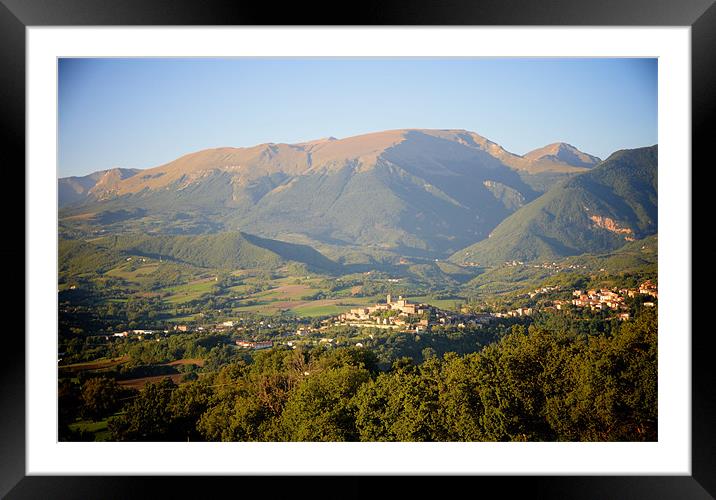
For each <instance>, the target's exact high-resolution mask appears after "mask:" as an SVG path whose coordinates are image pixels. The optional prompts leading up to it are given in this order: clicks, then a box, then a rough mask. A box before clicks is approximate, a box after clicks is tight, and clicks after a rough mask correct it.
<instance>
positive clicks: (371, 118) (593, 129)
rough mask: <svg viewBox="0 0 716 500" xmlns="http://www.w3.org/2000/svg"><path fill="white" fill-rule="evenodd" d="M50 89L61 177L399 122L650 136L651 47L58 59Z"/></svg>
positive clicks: (637, 140) (568, 138) (588, 136)
mask: <svg viewBox="0 0 716 500" xmlns="http://www.w3.org/2000/svg"><path fill="white" fill-rule="evenodd" d="M58 99H59V110H58V111H59V117H58V122H59V175H60V176H61V177H65V176H70V175H85V174H88V173H90V172H93V171H96V170H102V169H106V168H111V167H137V168H148V167H153V166H157V165H160V164H162V163H166V162H168V161H171V160H173V159H175V158H177V157H178V156H181V155H183V154H186V153H190V152H193V151H197V150H200V149H205V148H211V147H221V146H236V147H240V146H253V145H256V144H260V143H264V142H288V143H294V142H301V141H306V140H311V139H317V138H320V137H326V136H335V137H338V138H341V137H348V136H351V135H357V134H362V133H367V132H374V131H379V130H388V129H396V128H464V129H468V130H472V131H474V132H477V133H478V134H480V135H483V136H485V137H487V138H488V139H490V140H492V141H495V142H497V143H499V144H501V145H502V146H503V147H504V148H505V149H507V150H508V151H512V152H513V153H517V154H524V153H526V152H528V151H530V150H532V149H535V148H538V147H541V146H544V145H546V144H549V143H552V142H557V141H563V142H568V143H570V144H572V145H574V146H576V147H578V148H580V149H581V150H583V151H585V152H587V153H591V154H594V155H597V156H599V157H601V158H605V157H607V156H608V155H609V154H610V153H612V152H614V151H616V150H618V149H623V148H633V147H641V146H650V145H653V144H656V143H657V61H656V59H489V58H481V59H450V58H442V59H416V58H412V59H409V58H403V59H395V58H389V59H327V58H314V59H151V58H150V59H61V60H60V62H59V89H58Z"/></svg>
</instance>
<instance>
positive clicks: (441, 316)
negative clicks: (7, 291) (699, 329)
mask: <svg viewBox="0 0 716 500" xmlns="http://www.w3.org/2000/svg"><path fill="white" fill-rule="evenodd" d="M569 291H570V290H564V289H563V288H562V287H560V286H543V287H540V288H536V289H535V290H533V291H531V292H528V293H527V294H525V295H526V296H527V297H529V298H530V299H538V298H539V297H540V296H542V297H543V300H541V301H540V302H537V303H536V304H535V305H533V306H531V307H517V308H515V309H511V310H507V311H504V310H503V311H497V312H475V311H472V310H470V309H469V308H468V307H467V306H463V307H462V308H461V309H460V311H459V312H457V311H447V310H443V309H440V308H438V307H435V306H432V305H430V304H425V303H413V302H410V301H409V300H408V299H407V298H405V297H403V296H402V295H400V296H398V298H397V300H396V299H394V297H393V296H392V295H391V294H387V295H386V300H385V302H380V303H376V304H375V305H373V306H369V307H358V308H353V309H350V310H349V311H347V312H345V313H342V314H339V315H338V316H334V317H332V318H328V319H325V320H323V321H322V322H321V326H320V327H318V328H314V327H309V326H300V327H299V328H298V329H297V330H295V332H294V334H295V336H296V337H299V338H300V337H306V336H309V335H312V334H317V333H319V332H326V331H327V330H330V329H331V328H333V327H337V326H350V327H357V328H369V329H379V330H389V331H390V330H392V331H403V332H414V333H421V332H428V331H430V330H431V328H432V327H434V326H452V327H456V328H460V329H462V328H480V327H482V326H483V325H485V324H488V323H490V322H492V321H496V320H499V319H503V318H520V317H526V316H532V315H533V314H535V313H536V312H538V311H541V310H561V311H564V310H566V309H567V308H569V307H576V308H579V309H586V308H588V309H589V310H590V311H594V312H598V311H613V312H615V313H616V316H614V317H615V318H617V319H620V320H626V319H629V318H630V315H629V312H628V310H629V307H628V305H627V302H626V300H627V298H634V297H636V296H638V295H645V296H650V297H652V298H654V299H658V289H657V286H656V284H654V283H653V282H652V281H651V280H647V281H645V282H643V283H641V284H640V285H639V286H638V287H637V288H620V289H616V288H614V289H607V288H599V289H596V288H595V289H590V290H571V293H572V298H571V299H569V300H565V299H553V300H550V299H549V296H550V295H551V294H554V293H563V292H569ZM643 305H644V306H645V307H654V306H655V305H656V304H655V302H654V301H651V300H649V301H645V302H643ZM252 325H253V323H252V322H251V321H248V322H245V321H244V320H243V319H238V320H227V321H223V322H220V323H217V324H215V325H205V326H197V327H192V326H191V325H188V324H180V325H175V326H174V327H173V328H172V330H144V329H135V330H125V331H122V332H117V333H115V334H114V335H113V336H114V337H129V336H131V337H133V338H136V339H138V340H141V339H143V338H145V339H146V338H154V339H157V340H159V338H163V337H166V336H167V335H169V334H171V333H179V332H190V331H197V332H206V333H210V332H214V333H216V332H229V333H231V332H233V333H235V334H239V335H241V334H246V333H248V331H249V330H253V328H254V327H256V328H262V327H265V328H268V329H270V328H272V325H271V324H269V323H267V322H265V321H263V320H256V324H255V325H253V326H252ZM274 326H277V325H274ZM284 326H288V325H284ZM235 345H236V346H238V347H241V348H246V349H254V350H259V349H266V348H270V347H273V345H274V344H273V342H272V341H270V340H265V341H256V340H249V339H245V338H239V339H237V340H236V341H235ZM289 346H291V344H289Z"/></svg>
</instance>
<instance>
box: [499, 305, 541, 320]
mask: <svg viewBox="0 0 716 500" xmlns="http://www.w3.org/2000/svg"><path fill="white" fill-rule="evenodd" d="M533 312H534V311H533V309H532V308H531V307H518V308H517V309H512V310H511V311H507V312H504V313H501V312H496V313H492V316H493V317H495V318H520V317H522V316H532V313H533Z"/></svg>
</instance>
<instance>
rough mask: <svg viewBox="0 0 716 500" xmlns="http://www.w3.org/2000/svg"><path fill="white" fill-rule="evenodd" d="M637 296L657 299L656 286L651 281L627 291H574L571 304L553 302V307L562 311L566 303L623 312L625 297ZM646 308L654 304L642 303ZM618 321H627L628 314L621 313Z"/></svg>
mask: <svg viewBox="0 0 716 500" xmlns="http://www.w3.org/2000/svg"><path fill="white" fill-rule="evenodd" d="M638 294H642V295H650V296H652V297H654V298H658V297H659V292H658V289H657V286H656V285H655V284H654V283H653V282H652V281H651V280H648V281H645V282H644V283H642V284H641V285H639V288H636V289H629V288H621V289H618V290H617V289H616V288H615V289H611V290H609V289H606V288H601V289H594V290H587V291H584V290H574V291H573V292H572V296H573V299H572V300H571V302H569V301H566V300H555V301H554V305H555V307H556V308H557V309H562V308H563V307H564V306H565V305H567V304H568V303H571V304H572V305H574V306H577V307H589V309H590V310H592V311H601V310H607V309H612V310H615V311H623V310H625V309H627V306H626V304H625V300H626V298H627V297H635V296H637V295H638ZM644 305H645V306H647V307H654V305H655V304H654V302H644ZM618 317H619V319H629V313H627V312H621V313H620V314H619V315H618Z"/></svg>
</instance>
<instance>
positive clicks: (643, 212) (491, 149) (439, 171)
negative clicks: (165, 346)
mask: <svg viewBox="0 0 716 500" xmlns="http://www.w3.org/2000/svg"><path fill="white" fill-rule="evenodd" d="M648 149H649V148H645V150H644V151H642V152H641V153H634V154H628V152H618V153H615V154H614V155H612V156H611V157H610V158H609V159H608V160H607V161H605V162H600V160H599V158H597V157H595V156H592V155H589V154H587V153H584V152H582V151H580V150H578V149H577V148H575V147H574V146H571V145H569V144H566V143H555V144H550V145H547V146H545V147H543V148H540V149H537V150H534V151H531V152H529V153H527V154H525V155H522V156H520V155H516V154H513V153H510V152H509V151H507V150H505V149H504V148H502V147H501V146H500V145H498V144H496V143H494V142H492V141H490V140H488V139H486V138H484V137H482V136H480V135H478V134H476V133H474V132H470V131H466V130H427V129H401V130H391V131H384V132H377V133H372V134H365V135H360V136H355V137H348V138H344V139H336V138H333V137H328V138H324V139H319V140H315V141H309V142H304V143H298V144H274V143H269V144H262V145H258V146H254V147H249V148H216V149H208V150H203V151H198V152H196V153H191V154H188V155H185V156H182V157H180V158H178V159H176V160H174V161H171V162H169V163H166V164H164V165H160V166H158V167H155V168H150V169H145V170H136V169H112V170H106V171H102V172H96V173H94V174H91V175H89V176H85V177H73V178H63V179H59V183H58V184H59V185H58V188H59V190H58V195H59V205H60V233H61V234H63V233H64V234H65V235H75V236H76V235H78V234H79V235H88V234H91V235H105V234H121V233H130V232H131V233H135V234H136V233H137V232H141V233H143V234H145V235H149V236H151V235H182V234H184V235H199V234H204V233H221V232H234V233H236V232H239V231H240V232H241V234H242V238H251V237H253V238H263V241H265V242H268V241H277V240H280V241H283V242H287V243H292V244H302V245H306V246H307V247H310V248H314V249H317V250H319V251H320V252H321V253H323V254H325V255H327V256H328V257H330V258H331V259H332V261H335V262H343V260H344V259H346V258H347V257H346V255H352V256H354V255H357V254H361V255H363V254H364V255H369V256H376V255H389V256H390V255H392V256H395V257H397V256H400V257H403V256H405V257H408V258H410V257H415V258H433V257H440V258H444V257H448V256H450V255H452V257H451V260H453V261H454V262H456V263H464V262H468V261H473V260H475V252H478V253H480V254H481V255H483V256H484V258H483V257H480V260H481V262H484V263H488V262H490V263H492V262H498V261H499V260H500V259H508V258H517V257H520V258H525V259H526V258H541V257H547V256H549V255H574V254H575V253H579V252H581V251H599V250H606V249H612V248H615V247H616V246H617V245H618V244H623V243H624V242H626V241H628V239H630V238H631V239H634V238H639V237H642V236H644V235H647V234H652V233H654V232H656V214H655V207H656V147H654V148H653V153H648V151H646V150H648ZM634 151H641V150H634ZM632 177H633V178H634V182H633V183H631V181H630V180H629V179H632ZM647 188H648V189H647ZM560 200H563V201H560ZM585 207H586V208H585ZM558 208H559V209H558ZM587 211H590V212H589V213H588V214H587ZM570 214H571V215H570ZM551 216H553V219H552V221H553V225H555V226H560V225H566V226H565V227H569V228H571V229H563V230H553V229H550V217H551ZM561 231H563V232H566V233H568V235H567V236H564V237H563V235H561ZM584 231H586V232H584ZM516 232H517V233H520V234H522V235H523V236H524V237H522V238H516V237H512V235H514V234H515V233H516ZM582 233H583V235H582V236H581V237H580V236H579V234H582ZM488 236H490V237H488ZM508 236H509V237H508ZM580 238H581V239H580ZM591 240H594V242H595V243H594V244H587V243H584V242H585V241H591ZM280 241H279V243H280ZM493 241H494V242H496V243H495V245H492V244H491V243H492V242H493ZM476 243H477V245H478V246H477V247H475V246H473V245H474V244H476ZM498 243H499V244H498ZM481 244H482V246H479V245H481ZM493 247H500V248H504V250H499V251H498V250H496V249H495V248H493ZM302 248H304V247H302ZM520 248H522V250H520ZM508 249H509V250H508ZM583 249H585V250H583ZM461 252H462V253H461ZM465 252H468V253H467V254H466V253H465ZM313 257H315V256H313ZM351 258H353V257H351ZM356 258H357V259H358V260H360V258H361V257H356ZM370 258H372V257H370Z"/></svg>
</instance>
